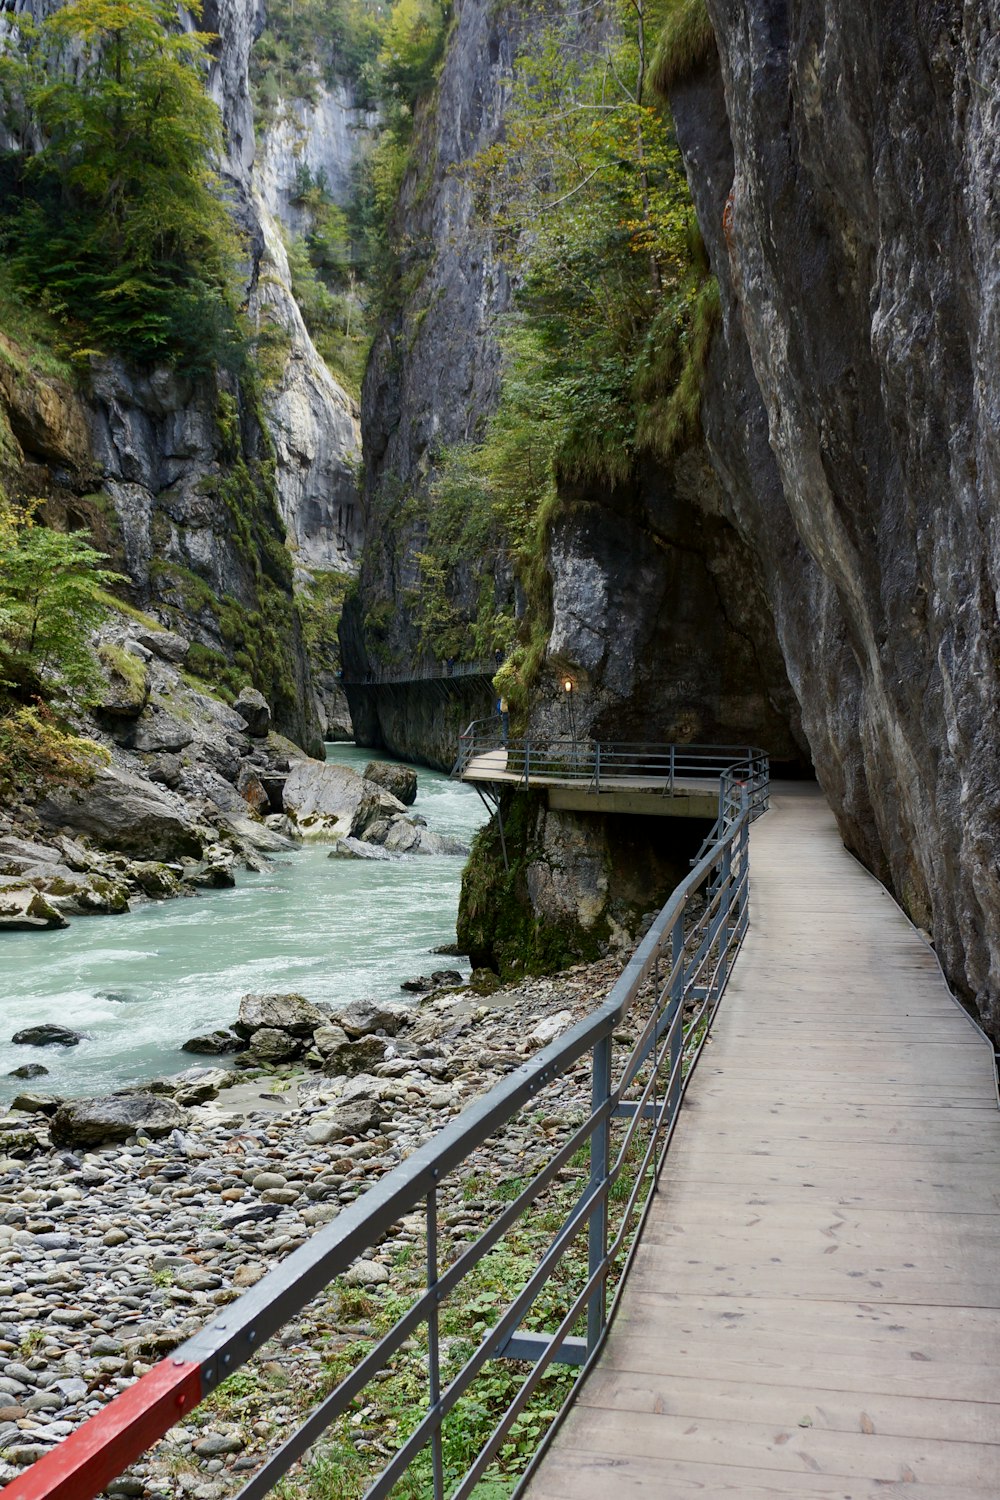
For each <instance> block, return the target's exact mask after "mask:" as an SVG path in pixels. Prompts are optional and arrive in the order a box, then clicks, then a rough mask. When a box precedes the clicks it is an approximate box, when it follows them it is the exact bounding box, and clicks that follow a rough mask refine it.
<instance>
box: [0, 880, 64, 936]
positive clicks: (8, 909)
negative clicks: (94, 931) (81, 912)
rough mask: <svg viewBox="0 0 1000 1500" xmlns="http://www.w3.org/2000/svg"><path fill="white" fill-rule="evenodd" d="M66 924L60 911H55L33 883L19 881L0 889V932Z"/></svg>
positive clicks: (24, 930) (32, 929) (28, 930)
mask: <svg viewBox="0 0 1000 1500" xmlns="http://www.w3.org/2000/svg"><path fill="white" fill-rule="evenodd" d="M68 926H69V923H68V922H67V920H66V918H65V917H64V916H63V914H62V912H60V911H57V910H56V908H55V907H54V906H53V905H52V903H51V901H49V900H48V899H47V898H46V897H45V896H43V895H42V893H41V891H36V890H35V887H34V886H33V885H28V884H22V883H21V882H20V881H19V882H18V883H17V884H15V885H13V886H7V887H6V888H4V889H0V932H3V931H7V932H32V931H34V930H35V929H38V928H50V927H68Z"/></svg>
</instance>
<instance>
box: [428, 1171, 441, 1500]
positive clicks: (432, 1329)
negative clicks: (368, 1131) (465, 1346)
mask: <svg viewBox="0 0 1000 1500" xmlns="http://www.w3.org/2000/svg"><path fill="white" fill-rule="evenodd" d="M434 1175H435V1177H436V1176H437V1173H436V1172H435V1174H434ZM437 1240H438V1235H437V1188H436V1187H435V1188H431V1190H430V1192H429V1193H428V1194H427V1290H428V1291H433V1289H434V1288H435V1287H436V1286H437V1281H438V1253H437ZM427 1377H428V1386H429V1394H430V1409H431V1411H433V1410H434V1408H435V1407H436V1406H438V1405H439V1404H440V1401H441V1346H440V1338H439V1329H438V1302H437V1298H436V1297H435V1298H434V1299H433V1300H432V1302H431V1305H430V1311H429V1312H428V1314H427ZM431 1463H432V1466H433V1473H434V1500H444V1452H443V1448H442V1443H441V1423H440V1420H439V1421H438V1423H437V1426H436V1427H435V1428H434V1432H433V1435H432V1437H431Z"/></svg>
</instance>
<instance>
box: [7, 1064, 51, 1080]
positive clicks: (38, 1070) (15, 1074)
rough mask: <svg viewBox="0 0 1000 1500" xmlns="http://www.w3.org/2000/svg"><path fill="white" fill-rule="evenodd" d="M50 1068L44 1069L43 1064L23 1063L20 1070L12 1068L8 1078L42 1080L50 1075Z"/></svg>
mask: <svg viewBox="0 0 1000 1500" xmlns="http://www.w3.org/2000/svg"><path fill="white" fill-rule="evenodd" d="M48 1071H49V1070H48V1068H43V1067H42V1065H41V1063H22V1064H21V1066H20V1067H19V1068H11V1070H10V1072H9V1073H8V1074H7V1077H8V1078H42V1077H44V1076H45V1075H46V1074H47V1073H48Z"/></svg>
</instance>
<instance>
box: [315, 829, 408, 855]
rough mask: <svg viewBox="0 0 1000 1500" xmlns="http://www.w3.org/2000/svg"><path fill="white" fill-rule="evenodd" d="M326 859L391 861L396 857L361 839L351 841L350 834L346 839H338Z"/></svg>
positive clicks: (379, 846)
mask: <svg viewBox="0 0 1000 1500" xmlns="http://www.w3.org/2000/svg"><path fill="white" fill-rule="evenodd" d="M326 857H327V859H369V860H371V859H374V860H383V861H384V860H393V859H394V858H395V857H396V856H395V855H393V854H390V853H389V851H388V849H383V848H382V847H381V845H380V844H366V843H364V842H363V841H362V840H361V839H353V838H351V836H350V834H348V835H347V837H346V838H342V839H338V840H337V842H336V843H335V844H334V846H333V848H332V849H331V850H330V852H329V854H328V855H327V856H326Z"/></svg>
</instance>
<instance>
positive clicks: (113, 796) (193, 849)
mask: <svg viewBox="0 0 1000 1500" xmlns="http://www.w3.org/2000/svg"><path fill="white" fill-rule="evenodd" d="M37 812H38V815H39V817H40V818H41V820H42V822H43V823H45V824H47V825H48V826H49V827H51V828H71V829H73V830H74V831H75V832H77V833H85V834H89V836H90V837H91V838H92V839H93V840H94V841H95V843H98V844H100V845H101V846H102V847H104V848H107V849H115V850H121V851H123V852H124V853H126V854H135V855H138V856H139V857H140V858H147V859H164V860H167V859H177V858H179V857H181V856H183V855H189V856H191V857H192V858H194V859H198V858H199V857H200V855H201V851H202V845H203V842H204V838H203V830H201V829H199V827H198V826H197V824H196V823H195V821H194V818H193V816H192V814H191V810H190V808H189V807H188V806H187V804H186V803H185V802H184V801H183V800H182V799H181V798H180V797H177V796H175V795H174V793H173V792H170V791H168V790H167V789H166V788H165V787H160V786H156V785H154V784H153V783H152V782H149V781H145V780H143V779H142V778H141V777H139V776H133V775H131V774H130V772H128V771H124V770H122V769H121V768H120V767H118V766H102V767H101V768H100V769H99V770H98V771H97V772H96V774H95V776H94V780H93V781H92V782H91V784H90V785H89V786H86V787H54V788H52V789H51V790H50V791H49V792H48V793H47V795H46V796H45V797H44V798H43V800H42V801H41V802H40V803H39V804H38V807H37Z"/></svg>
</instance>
